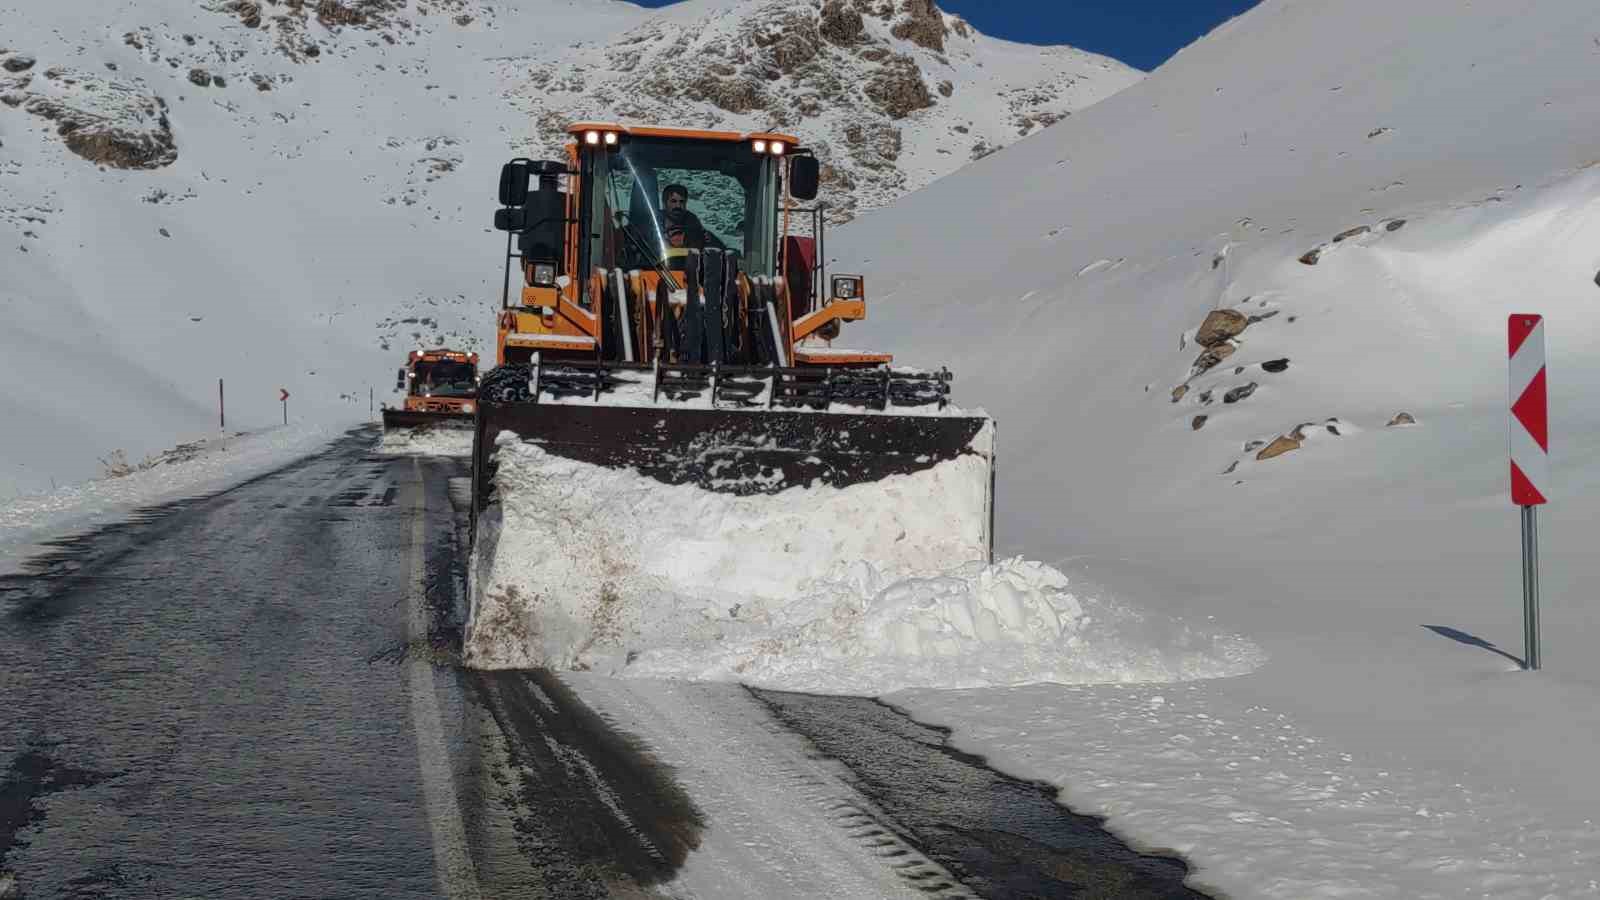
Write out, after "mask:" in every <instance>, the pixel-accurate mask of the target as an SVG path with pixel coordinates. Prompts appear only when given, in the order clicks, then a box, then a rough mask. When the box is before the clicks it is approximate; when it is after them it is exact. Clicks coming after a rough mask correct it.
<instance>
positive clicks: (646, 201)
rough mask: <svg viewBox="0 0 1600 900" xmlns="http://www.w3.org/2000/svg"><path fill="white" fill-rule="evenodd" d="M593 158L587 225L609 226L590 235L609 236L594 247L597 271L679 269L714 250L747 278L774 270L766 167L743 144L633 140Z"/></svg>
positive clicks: (772, 204) (763, 160)
mask: <svg viewBox="0 0 1600 900" xmlns="http://www.w3.org/2000/svg"><path fill="white" fill-rule="evenodd" d="M593 159H594V161H595V166H594V177H595V180H594V185H595V190H593V191H592V193H591V197H592V198H593V205H592V206H591V209H590V214H591V216H592V217H593V218H591V220H590V221H591V222H596V220H598V222H604V223H607V224H609V225H610V226H611V228H609V229H606V228H599V227H596V228H593V229H591V233H602V232H610V234H611V239H610V241H609V242H607V241H606V240H605V239H604V238H602V240H601V241H599V242H598V245H597V246H594V247H593V250H592V253H593V255H592V256H591V259H592V260H594V261H595V264H596V265H600V266H604V267H609V266H621V267H623V268H626V269H646V268H655V267H657V266H660V265H664V266H666V267H667V268H669V269H681V268H682V267H683V259H684V257H685V256H686V255H687V254H688V252H689V251H690V250H704V249H708V248H717V249H722V250H726V251H728V252H730V253H732V254H735V255H737V256H738V257H739V258H740V259H741V260H742V262H741V263H740V268H741V269H742V270H743V271H745V272H750V273H760V272H766V271H768V270H770V268H771V267H772V265H773V263H774V259H773V253H772V249H771V248H772V244H773V242H774V238H773V237H772V229H773V227H774V226H775V224H776V223H775V221H774V216H775V214H776V213H775V210H776V205H775V200H774V187H773V184H772V182H773V178H772V173H771V163H770V161H769V159H768V158H767V157H765V156H761V155H757V154H756V153H754V152H753V151H752V150H751V149H750V147H749V145H748V144H746V143H744V142H741V141H719V140H689V139H671V138H643V137H635V138H631V139H629V140H627V141H624V142H623V144H622V146H621V148H620V149H617V150H615V151H612V152H597V153H595V154H594V157H593ZM598 222H597V224H598ZM608 243H609V246H607V244H608Z"/></svg>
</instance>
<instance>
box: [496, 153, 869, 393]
mask: <svg viewBox="0 0 1600 900" xmlns="http://www.w3.org/2000/svg"><path fill="white" fill-rule="evenodd" d="M568 132H569V134H570V135H571V137H572V141H571V143H569V144H568V145H567V148H566V149H567V154H566V156H567V158H566V159H565V160H563V161H549V160H546V161H534V160H529V159H516V160H512V161H511V162H510V163H507V164H506V166H505V167H504V169H503V170H502V174H501V181H500V203H501V206H502V208H501V209H500V210H498V211H497V212H496V213H495V227H496V228H498V229H500V230H502V231H505V232H507V233H508V234H507V239H506V251H507V265H506V272H505V286H504V289H503V290H502V298H501V314H500V316H499V321H498V332H499V335H498V338H497V360H498V361H499V362H500V363H501V364H507V363H526V362H529V361H531V360H532V359H534V358H535V357H538V358H542V359H552V358H558V359H588V360H593V361H596V362H626V363H644V362H649V361H650V360H651V359H654V358H658V357H659V358H663V359H673V360H677V359H679V358H680V357H679V355H678V353H677V351H676V350H674V349H673V348H672V347H670V346H669V347H667V348H666V349H665V350H663V346H664V345H663V343H662V341H663V339H667V341H668V343H669V344H670V342H671V339H672V336H673V334H674V333H675V331H682V329H683V328H686V327H688V326H687V325H686V324H685V323H684V322H683V320H682V311H683V309H684V308H686V307H685V304H686V302H688V301H686V300H685V299H684V293H685V291H688V290H689V288H688V287H686V283H685V282H686V279H687V278H688V271H687V270H688V268H689V267H690V266H691V265H696V264H695V263H693V262H692V261H693V260H695V259H696V258H697V252H699V251H713V250H714V251H717V252H715V253H701V254H700V255H699V258H700V259H701V260H702V261H704V260H706V259H710V260H712V261H713V262H711V263H707V264H713V265H716V266H717V267H718V268H717V269H716V270H715V271H717V272H718V273H721V274H719V275H718V276H717V277H725V278H727V285H726V287H725V288H724V289H723V291H722V292H723V293H726V294H728V296H729V297H731V298H733V299H732V300H730V301H729V303H731V304H733V306H732V307H728V308H731V309H734V311H733V312H724V318H725V321H726V322H727V323H728V324H729V325H730V326H731V327H733V328H734V329H736V330H737V332H738V333H737V334H736V335H734V336H733V337H731V338H728V342H729V345H728V347H726V348H725V349H724V352H723V355H722V358H723V359H724V360H732V359H735V358H738V359H748V360H755V359H762V360H775V361H777V362H780V363H783V364H788V363H790V362H798V363H804V362H807V361H808V360H807V359H806V358H803V357H802V356H801V355H799V354H798V353H793V354H792V353H791V348H792V347H793V346H794V345H795V344H797V343H799V342H800V341H802V340H804V339H806V337H807V336H808V335H812V334H819V335H825V336H826V335H829V334H831V333H834V332H836V331H837V322H838V321H842V320H847V319H859V318H861V317H862V316H863V314H864V313H863V312H862V301H863V297H862V296H861V293H860V291H859V290H858V291H857V293H855V294H853V295H850V296H845V297H837V298H835V297H826V296H824V289H823V287H822V285H823V284H824V278H823V277H822V276H823V264H824V257H823V254H822V253H821V252H820V250H821V237H822V235H821V230H822V222H823V212H822V209H821V207H820V206H819V207H817V208H812V209H803V208H801V207H799V206H797V205H796V204H795V203H794V202H793V201H796V200H798V201H802V202H803V201H810V200H814V199H815V198H816V196H817V188H818V181H819V169H820V165H819V163H818V161H817V159H816V157H815V156H814V155H812V154H811V153H810V151H808V150H806V149H804V148H802V147H800V146H799V145H798V143H799V142H798V141H797V139H795V138H794V137H791V136H788V135H781V134H772V133H739V132H723V131H697V130H690V129H673V128H655V127H625V126H622V125H616V124H607V123H578V124H575V125H573V126H571V127H570V128H569V129H568ZM669 186H681V187H682V189H683V190H684V192H685V193H687V195H688V197H687V203H686V204H685V206H686V214H684V215H674V213H676V212H678V211H676V210H669V209H667V208H665V207H666V204H665V203H664V193H665V191H666V189H667V188H668V187H669ZM808 217H809V218H808ZM558 223H559V225H558ZM518 273H520V275H521V276H522V277H520V278H518V277H516V275H517V274H518ZM729 273H731V274H729ZM696 279H697V280H696V284H697V285H701V284H703V282H704V276H703V274H701V275H696ZM518 282H520V285H519V284H517V283H518ZM854 283H855V284H857V286H858V287H859V279H857V280H856V281H855V282H854ZM695 290H696V291H698V290H699V288H698V287H696V288H695ZM514 292H515V293H514ZM766 294H771V295H772V296H770V297H767V296H765V295H766ZM758 295H759V296H758ZM696 296H698V294H697V295H696ZM836 300H844V301H847V302H845V303H844V304H843V305H840V304H838V303H835V301H836ZM718 303H719V304H721V301H720V300H719V301H718ZM740 304H743V305H740ZM767 307H770V308H771V311H770V312H769V311H766V310H767ZM825 307H826V308H825ZM752 310H754V312H752ZM830 323H831V325H830ZM828 328H831V329H832V331H828V330H826V329H828ZM756 329H761V330H762V334H763V336H762V337H761V338H760V339H759V340H757V339H755V338H750V339H748V340H747V339H746V333H748V332H751V331H753V330H756ZM757 343H764V344H770V345H772V346H771V347H770V348H769V350H766V351H762V350H760V349H759V348H756V346H755V345H756V344H757ZM708 353H713V356H714V352H713V351H708ZM887 359H888V357H887V356H881V358H880V356H879V355H873V356H872V358H871V359H867V358H861V359H854V358H852V359H844V358H842V357H830V358H829V359H828V360H827V363H828V364H830V365H839V364H876V363H880V362H883V361H886V360H887Z"/></svg>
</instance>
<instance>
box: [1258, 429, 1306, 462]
mask: <svg viewBox="0 0 1600 900" xmlns="http://www.w3.org/2000/svg"><path fill="white" fill-rule="evenodd" d="M1299 449H1300V441H1299V440H1297V439H1295V438H1293V437H1289V436H1288V435H1280V436H1279V437H1277V438H1275V439H1273V441H1272V443H1270V444H1268V445H1267V446H1265V447H1263V448H1262V449H1261V452H1260V453H1257V454H1256V459H1272V458H1273V457H1275V456H1282V455H1283V454H1285V453H1288V452H1289V451H1290V450H1299Z"/></svg>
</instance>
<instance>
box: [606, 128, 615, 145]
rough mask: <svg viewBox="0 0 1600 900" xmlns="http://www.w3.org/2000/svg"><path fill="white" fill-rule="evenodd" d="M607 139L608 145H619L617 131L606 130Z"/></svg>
mask: <svg viewBox="0 0 1600 900" xmlns="http://www.w3.org/2000/svg"><path fill="white" fill-rule="evenodd" d="M605 140H606V146H607V147H615V146H616V145H617V133H616V132H615V131H608V132H606V138H605Z"/></svg>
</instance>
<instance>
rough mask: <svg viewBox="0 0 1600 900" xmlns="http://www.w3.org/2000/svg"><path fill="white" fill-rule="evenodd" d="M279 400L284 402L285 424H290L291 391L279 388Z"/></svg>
mask: <svg viewBox="0 0 1600 900" xmlns="http://www.w3.org/2000/svg"><path fill="white" fill-rule="evenodd" d="M278 402H280V403H282V404H283V424H285V425H287V424H289V392H288V391H286V390H284V389H283V388H278Z"/></svg>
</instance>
